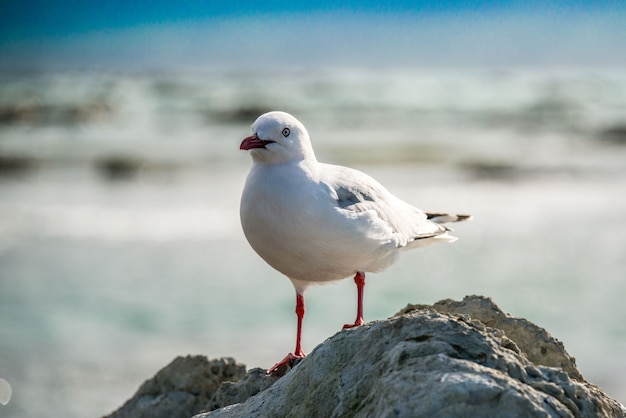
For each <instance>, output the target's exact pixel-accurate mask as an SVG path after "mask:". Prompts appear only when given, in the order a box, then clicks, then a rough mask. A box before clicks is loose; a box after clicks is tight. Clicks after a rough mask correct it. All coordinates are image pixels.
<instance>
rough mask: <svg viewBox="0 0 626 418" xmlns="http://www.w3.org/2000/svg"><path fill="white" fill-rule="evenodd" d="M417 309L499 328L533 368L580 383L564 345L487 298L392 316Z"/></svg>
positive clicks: (443, 302) (442, 303)
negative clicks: (553, 370)
mask: <svg viewBox="0 0 626 418" xmlns="http://www.w3.org/2000/svg"><path fill="white" fill-rule="evenodd" d="M420 309H422V310H423V309H433V310H435V311H437V312H440V313H449V314H460V315H466V316H467V317H469V318H470V319H472V320H477V321H480V322H482V323H483V324H485V325H486V326H488V327H490V328H494V329H499V330H502V331H503V332H504V334H505V335H506V337H507V338H509V339H510V340H511V341H513V342H514V343H515V345H517V347H518V348H519V350H520V351H521V352H522V353H524V355H525V356H526V358H528V360H530V361H531V362H533V363H534V364H536V365H540V366H548V367H558V368H561V369H563V371H564V372H565V373H567V374H568V375H569V377H570V378H572V379H575V380H579V381H583V380H584V379H583V376H582V375H581V374H580V372H579V371H578V368H577V367H576V359H574V358H573V357H572V356H570V355H569V354H568V353H567V351H565V347H564V346H563V343H562V342H561V341H559V340H557V339H556V338H554V337H552V335H550V333H548V331H546V330H545V329H543V328H541V327H539V326H537V325H535V324H533V323H532V322H530V321H528V320H527V319H524V318H514V317H512V316H511V315H509V314H507V313H504V312H502V310H501V309H500V308H499V307H498V306H497V305H496V304H495V303H493V301H492V300H491V299H490V298H486V297H484V296H466V297H465V298H463V300H462V301H461V302H457V301H454V300H452V299H444V300H440V301H439V302H437V303H435V304H434V305H432V306H430V305H411V304H409V305H407V306H406V307H405V308H404V309H402V310H401V311H400V312H398V313H397V314H396V315H395V316H398V315H402V314H405V313H409V312H412V311H415V310H420Z"/></svg>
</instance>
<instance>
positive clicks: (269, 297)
mask: <svg viewBox="0 0 626 418" xmlns="http://www.w3.org/2000/svg"><path fill="white" fill-rule="evenodd" d="M272 109H280V110H285V111H288V112H290V113H292V114H294V115H295V116H296V117H298V118H299V119H300V120H301V121H302V122H303V123H304V124H305V125H306V126H307V127H308V129H309V132H310V134H311V137H312V141H313V144H314V147H315V149H316V151H317V155H318V159H319V160H321V161H324V162H332V163H338V164H345V165H350V166H352V167H355V168H358V169H361V170H363V171H365V172H367V173H369V174H370V175H372V176H374V177H375V178H376V179H378V180H379V181H380V182H382V183H383V184H384V185H386V186H387V187H388V188H389V189H390V190H391V191H392V192H393V193H394V194H396V195H397V196H399V197H401V198H402V199H404V200H407V201H408V202H411V203H413V204H415V205H416V206H418V207H420V208H422V209H426V210H433V211H455V212H461V213H472V214H473V215H474V216H475V219H474V220H473V221H472V222H469V223H464V224H458V225H455V229H456V231H455V233H454V234H455V235H456V236H458V237H459V238H460V240H459V241H458V242H456V243H454V244H452V245H440V246H431V247H428V248H426V249H423V250H419V251H413V252H409V253H406V254H403V256H402V257H401V258H400V260H399V261H398V263H397V264H396V265H394V266H393V267H391V268H390V269H389V270H387V271H385V272H382V273H376V274H369V275H368V276H367V286H366V288H365V317H366V320H375V319H382V318H386V317H389V316H390V315H392V314H394V313H395V312H397V311H398V310H400V309H401V308H402V307H404V306H405V305H406V304H407V303H434V302H436V301H438V300H440V299H443V298H454V299H461V298H462V297H463V296H465V295H468V294H481V295H485V296H490V297H492V298H493V299H494V301H495V302H496V303H497V304H498V305H499V306H500V307H501V308H502V309H503V310H505V311H506V312H509V313H511V314H512V315H514V316H519V317H525V318H527V319H529V320H531V321H533V322H535V323H537V324H538V325H540V326H543V327H545V328H546V329H548V330H549V331H550V332H551V333H552V334H553V335H554V336H555V337H556V338H558V339H559V340H561V341H563V342H564V344H565V346H566V348H567V350H568V351H569V353H570V354H571V355H573V356H575V357H576V359H577V363H578V366H579V368H580V369H581V371H582V373H583V375H584V376H585V377H586V378H587V379H588V380H590V381H591V382H593V383H596V384H598V385H599V386H601V387H602V388H604V389H605V390H607V391H608V393H609V394H610V395H612V396H614V397H615V398H616V399H618V400H620V401H622V402H625V401H626V377H625V376H626V362H624V361H623V359H622V353H623V352H624V350H625V349H626V323H625V322H624V317H625V315H626V308H625V306H626V304H624V301H623V299H624V295H625V294H626V277H625V274H626V273H625V272H626V250H625V249H626V193H625V192H624V191H625V190H626V138H624V135H626V134H625V133H624V132H625V131H626V129H625V126H626V75H625V74H623V73H615V72H606V71H605V72H598V71H596V72H583V71H553V72H516V71H478V70H474V71H463V72H461V71H455V72H452V71H448V72H436V71H394V72H364V71H348V70H341V71H339V70H336V71H325V72H316V73H288V74H280V75H276V74H244V73H242V74H225V73H207V74H149V75H147V74H94V73H74V74H68V73H63V74H31V75H20V76H17V75H3V76H2V77H1V78H0V156H1V161H0V162H1V163H2V170H0V175H1V177H0V378H2V379H4V380H6V381H7V382H8V383H9V384H10V385H11V388H12V398H11V400H10V401H9V403H8V404H7V405H0V415H1V416H3V417H5V416H6V417H10V418H12V417H27V416H65V417H84V416H100V415H104V414H106V413H108V412H111V411H112V410H113V409H115V408H116V407H118V406H120V405H121V404H122V403H123V402H124V401H125V400H126V399H128V398H129V397H130V396H131V395H132V394H133V393H134V391H135V390H136V389H137V388H138V386H139V385H140V384H141V382H143V380H145V379H147V378H149V377H150V376H152V375H153V374H154V373H156V372H157V371H158V370H159V369H160V368H161V367H163V366H164V365H166V364H167V363H168V362H170V361H171V360H172V359H173V358H174V357H175V356H178V355H187V354H204V355H207V356H208V357H220V356H233V357H235V358H236V359H237V360H239V361H241V362H243V363H245V364H246V365H247V366H248V367H257V366H258V367H265V368H267V367H269V366H271V365H272V364H273V363H274V362H276V361H277V360H279V359H280V358H282V357H283V356H284V355H285V354H286V353H287V352H289V351H292V350H293V345H294V339H295V325H296V324H295V314H294V307H295V305H294V302H295V298H294V292H293V288H292V286H291V284H290V283H289V281H288V280H287V279H286V278H285V277H283V276H281V275H280V274H279V273H277V272H276V271H274V270H272V269H271V268H270V267H269V266H267V265H266V264H265V263H264V262H263V261H262V260H261V259H260V258H259V257H258V256H257V255H256V254H255V253H254V252H253V251H252V250H251V249H250V247H249V246H248V244H247V242H246V241H245V237H244V236H243V233H242V232H241V228H240V226H239V215H238V206H239V197H240V193H241V189H242V186H243V183H244V181H245V176H246V175H247V171H248V169H249V167H250V164H251V163H250V158H249V156H248V155H247V153H245V152H242V151H239V150H238V145H239V143H240V141H241V140H242V139H243V138H244V137H245V136H247V135H249V132H250V131H249V125H250V124H251V123H252V122H253V121H254V119H255V118H256V116H258V115H259V114H260V113H262V112H264V111H266V110H272ZM303 239H306V237H303ZM306 303H307V315H306V318H305V322H304V335H303V345H304V350H305V351H306V352H310V351H311V350H313V348H314V347H315V346H316V345H317V344H319V343H321V342H322V341H324V340H325V339H326V338H328V337H330V336H331V335H333V334H334V333H335V332H337V331H339V330H340V329H341V326H342V325H343V324H344V323H347V322H350V321H352V320H353V319H354V318H353V317H354V315H355V305H356V292H355V289H354V285H353V283H352V281H351V280H350V279H348V280H344V281H341V282H339V283H334V284H330V285H326V286H319V287H314V288H311V289H310V291H308V292H307V294H306Z"/></svg>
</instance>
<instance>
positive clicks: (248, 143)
mask: <svg viewBox="0 0 626 418" xmlns="http://www.w3.org/2000/svg"><path fill="white" fill-rule="evenodd" d="M272 142H274V141H266V140H264V139H261V138H259V137H258V136H257V135H256V134H254V135H250V136H249V137H247V138H244V140H243V142H242V143H241V145H239V149H241V150H249V149H254V148H265V146H266V145H267V144H271V143H272Z"/></svg>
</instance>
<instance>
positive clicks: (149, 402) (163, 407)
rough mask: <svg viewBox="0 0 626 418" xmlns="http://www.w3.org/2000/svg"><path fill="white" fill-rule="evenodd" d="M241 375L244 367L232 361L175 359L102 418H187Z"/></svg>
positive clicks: (197, 358)
mask: <svg viewBox="0 0 626 418" xmlns="http://www.w3.org/2000/svg"><path fill="white" fill-rule="evenodd" d="M245 373H246V366H245V365H243V364H240V363H236V362H235V360H234V359H232V358H223V359H217V360H210V361H209V360H208V359H207V358H206V357H205V356H187V357H177V358H176V359H174V361H172V362H171V363H170V364H169V365H167V366H165V367H164V368H163V369H161V370H160V371H159V372H158V373H157V374H156V375H155V376H154V377H153V378H152V379H149V380H147V381H145V382H144V383H143V384H142V385H141V386H140V387H139V390H137V393H135V395H134V396H133V397H132V398H131V399H130V400H129V401H128V402H126V403H125V404H124V405H123V406H122V407H121V408H120V409H118V410H117V411H115V412H113V413H112V414H110V415H108V416H107V417H106V418H144V417H145V418H148V417H150V418H178V417H180V418H189V417H190V416H192V415H194V414H197V413H199V412H200V411H202V410H203V409H205V407H206V405H207V404H208V403H209V401H210V399H211V398H212V396H213V394H214V393H215V392H216V391H217V390H218V388H219V387H220V385H221V384H222V383H223V382H231V381H238V380H240V379H242V378H243V377H244V376H245ZM233 399H235V398H233Z"/></svg>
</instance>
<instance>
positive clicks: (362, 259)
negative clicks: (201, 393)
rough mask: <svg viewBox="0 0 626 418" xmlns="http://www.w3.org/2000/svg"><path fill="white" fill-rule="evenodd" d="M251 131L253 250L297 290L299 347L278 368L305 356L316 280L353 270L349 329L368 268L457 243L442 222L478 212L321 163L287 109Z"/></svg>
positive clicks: (248, 228)
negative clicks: (431, 203) (411, 195)
mask: <svg viewBox="0 0 626 418" xmlns="http://www.w3.org/2000/svg"><path fill="white" fill-rule="evenodd" d="M252 132H253V134H252V135H251V136H249V137H247V138H245V139H244V140H243V142H242V143H241V146H240V149H242V150H249V151H250V154H251V155H252V161H253V166H252V169H251V170H250V173H249V174H248V178H247V179H246V184H245V186H244V189H243V194H242V196H241V206H240V216H241V225H242V227H243V232H244V234H245V236H246V238H247V240H248V242H249V243H250V245H251V246H252V248H253V249H254V251H256V252H257V253H258V254H259V255H260V256H261V258H263V260H265V261H266V262H267V263H268V264H269V265H270V266H272V267H273V268H275V269H276V270H278V271H279V272H281V273H283V274H284V275H285V276H287V277H288V278H289V280H291V282H292V283H293V286H294V287H295V290H296V315H297V317H298V328H297V336H296V348H295V351H294V352H293V353H289V354H288V355H287V356H286V357H285V358H284V359H283V360H281V361H280V362H278V363H277V364H276V365H274V367H272V368H271V369H270V370H269V373H272V372H275V371H277V370H278V368H279V367H281V366H282V365H285V364H287V365H289V366H292V365H293V362H294V360H296V359H300V358H302V357H304V356H305V354H304V352H303V351H302V346H301V335H302V319H303V318H304V310H305V308H304V291H305V290H306V289H307V288H308V287H309V286H310V285H312V284H320V283H327V282H331V281H334V280H340V279H344V278H346V277H348V276H352V275H354V281H355V283H356V286H357V315H356V320H355V321H354V323H353V324H347V325H345V326H344V329H345V328H352V327H355V326H359V325H362V324H363V288H364V286H365V272H377V271H381V270H384V269H385V268H387V267H389V266H390V265H391V264H392V263H393V262H394V261H395V260H396V258H397V257H398V254H399V253H400V252H401V251H403V250H408V249H412V248H418V247H423V246H425V245H428V244H433V243H436V242H453V241H456V239H457V238H455V237H453V236H451V235H449V234H448V232H449V231H450V229H449V228H446V227H445V226H443V225H441V224H442V223H446V222H457V221H463V220H467V219H470V218H471V216H469V215H453V214H446V213H426V212H423V211H421V210H420V209H417V208H415V207H413V206H411V205H410V204H408V203H406V202H404V201H402V200H400V199H398V198H397V197H395V196H394V195H392V194H391V193H390V192H389V191H388V190H387V189H385V188H384V187H383V186H382V185H381V184H380V183H378V182H377V181H376V180H374V179H373V178H371V177H370V176H368V175H367V174H364V173H362V172H361V171H358V170H354V169H352V168H348V167H342V166H339V165H331V164H324V163H320V162H318V161H317V159H316V158H315V153H314V152H313V148H312V146H311V141H310V139H309V134H308V132H307V130H306V129H305V127H304V125H303V124H302V123H300V121H298V120H297V119H296V118H294V117H293V116H291V115H290V114H288V113H285V112H278V111H274V112H269V113H265V114H263V115H261V116H259V117H258V118H257V120H256V121H255V122H254V123H253V124H252Z"/></svg>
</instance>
